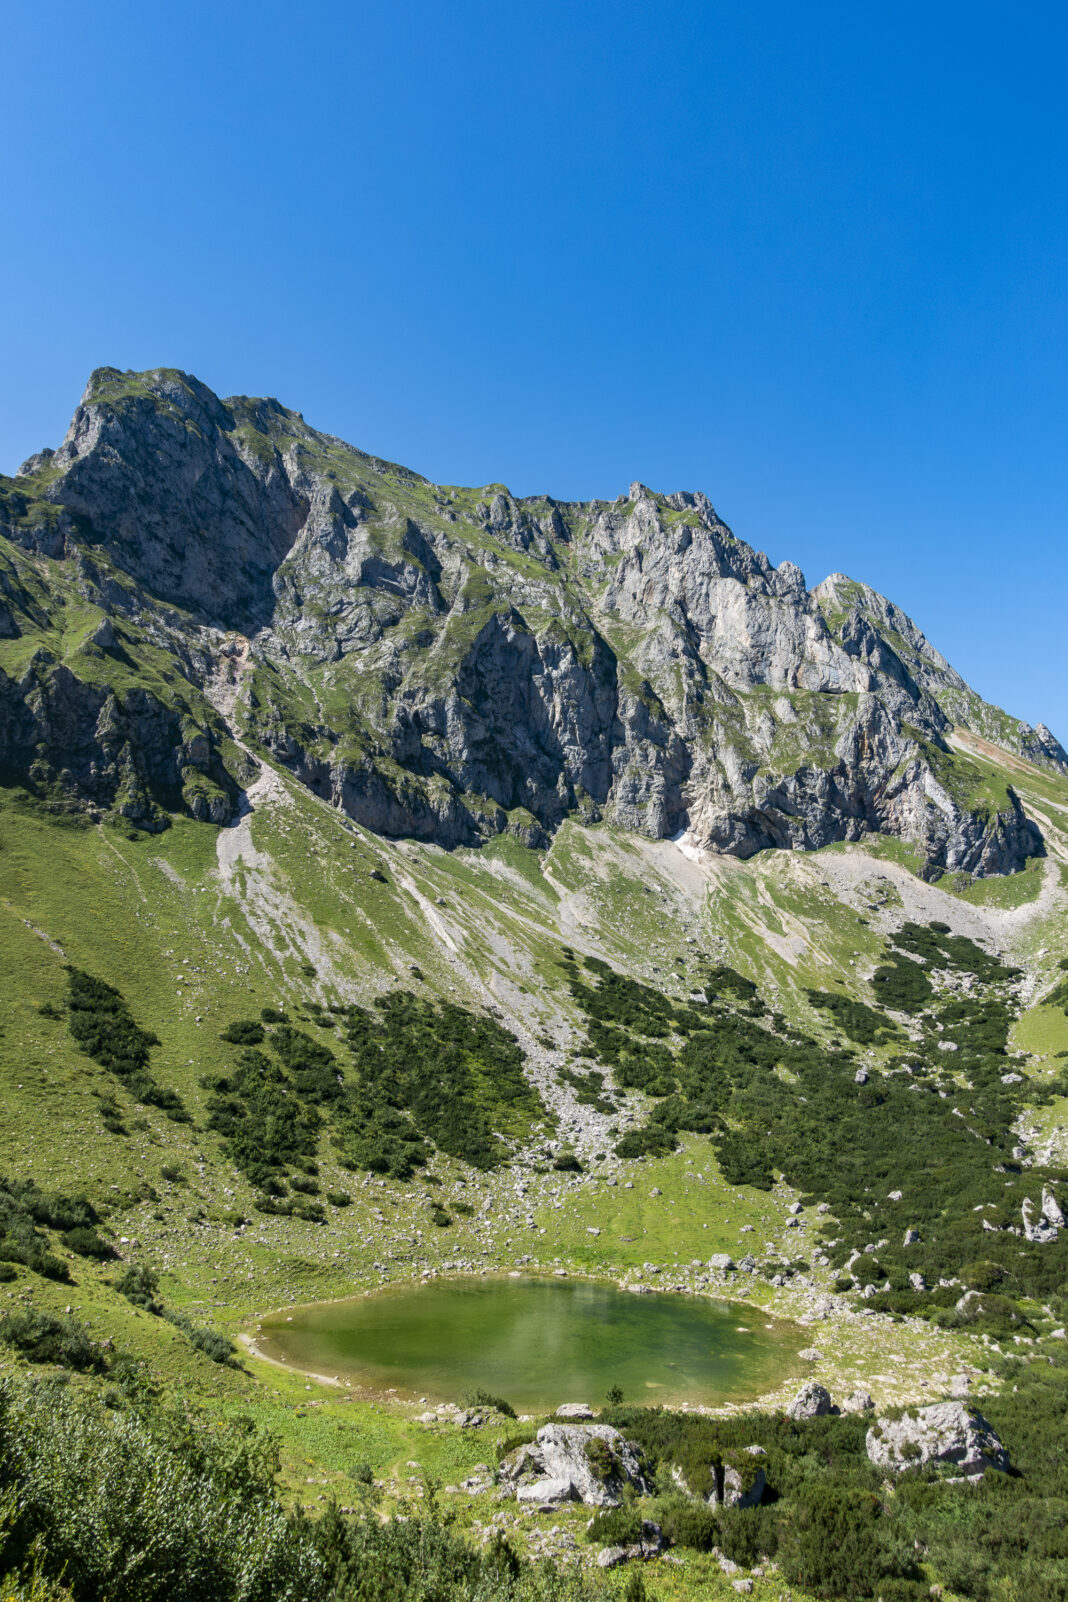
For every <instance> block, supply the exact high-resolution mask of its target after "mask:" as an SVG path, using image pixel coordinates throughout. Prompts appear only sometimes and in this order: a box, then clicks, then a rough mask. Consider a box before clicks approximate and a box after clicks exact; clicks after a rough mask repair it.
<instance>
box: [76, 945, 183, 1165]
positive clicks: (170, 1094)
mask: <svg viewBox="0 0 1068 1602" xmlns="http://www.w3.org/2000/svg"><path fill="white" fill-rule="evenodd" d="M67 979H68V998H67V1006H68V1010H69V1024H70V1032H71V1034H72V1035H73V1036H74V1039H75V1040H76V1041H77V1043H78V1045H79V1046H80V1047H81V1049H82V1051H84V1052H85V1054H86V1056H88V1057H92V1059H93V1061H94V1062H98V1063H100V1064H101V1066H102V1067H104V1068H109V1069H110V1070H111V1072H112V1073H113V1074H114V1075H115V1076H116V1078H117V1079H118V1080H119V1081H120V1083H121V1084H122V1087H123V1089H124V1090H125V1091H126V1092H127V1093H128V1094H129V1095H130V1096H132V1097H133V1099H134V1101H139V1102H143V1103H144V1104H145V1105H146V1106H148V1107H158V1108H159V1109H160V1110H161V1112H164V1113H166V1115H167V1117H168V1118H173V1119H174V1121H175V1123H188V1122H189V1114H188V1113H187V1112H186V1110H185V1108H184V1107H183V1106H182V1102H181V1098H180V1097H179V1096H178V1095H177V1094H176V1093H175V1092H174V1091H173V1090H167V1089H165V1088H164V1087H163V1086H162V1085H160V1084H158V1083H157V1081H156V1080H155V1079H154V1078H153V1077H152V1075H151V1073H150V1072H149V1067H148V1064H149V1054H150V1053H151V1051H152V1047H153V1046H158V1045H159V1038H158V1036H156V1035H154V1034H152V1033H150V1031H149V1030H147V1029H142V1028H140V1026H139V1025H138V1024H137V1023H135V1021H134V1018H133V1014H132V1013H131V1012H130V1009H129V1007H128V1006H127V1004H126V1002H125V1000H124V999H123V997H122V996H121V994H120V993H119V991H118V990H116V989H115V988H114V986H113V985H109V984H105V983H104V981H103V979H96V978H94V977H93V975H92V974H88V973H82V972H81V970H80V969H78V968H71V967H68V969H67ZM112 1121H113V1122H114V1123H116V1124H118V1123H119V1122H120V1121H119V1120H118V1118H117V1117H116V1116H115V1115H114V1114H113V1115H112ZM107 1122H108V1120H107V1118H105V1123H107ZM112 1132H113V1133H115V1134H119V1133H122V1134H125V1132H126V1131H125V1129H122V1128H121V1126H120V1127H119V1128H116V1129H114V1130H113V1131H112Z"/></svg>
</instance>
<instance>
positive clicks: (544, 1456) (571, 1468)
mask: <svg viewBox="0 0 1068 1602" xmlns="http://www.w3.org/2000/svg"><path fill="white" fill-rule="evenodd" d="M500 1472H501V1479H502V1480H503V1481H504V1482H505V1484H511V1485H514V1486H515V1487H516V1495H517V1498H518V1499H519V1500H520V1501H533V1502H550V1501H564V1500H569V1501H570V1500H574V1501H579V1502H584V1503H586V1505H587V1506H588V1507H617V1506H618V1505H619V1503H620V1501H621V1500H622V1495H623V1488H624V1486H626V1485H633V1486H634V1488H635V1489H636V1490H637V1491H638V1492H639V1493H640V1494H642V1495H646V1494H647V1493H648V1490H649V1487H648V1485H647V1483H646V1480H645V1477H644V1475H643V1473H642V1466H641V1459H640V1457H639V1454H638V1449H637V1447H635V1446H634V1445H632V1444H631V1442H630V1441H626V1440H624V1439H623V1436H622V1435H621V1434H620V1433H619V1431H618V1430H616V1429H613V1428H612V1426H611V1425H610V1424H546V1425H544V1426H543V1427H542V1428H541V1429H540V1430H539V1431H538V1436H537V1440H536V1441H533V1442H531V1443H530V1444H529V1445H527V1446H521V1447H519V1448H518V1450H517V1451H515V1452H512V1453H510V1454H509V1455H508V1457H506V1458H505V1459H504V1462H503V1463H502V1464H501V1471H500ZM564 1487H566V1488H567V1489H566V1490H565V1489H564ZM542 1490H544V1493H545V1494H541V1492H542Z"/></svg>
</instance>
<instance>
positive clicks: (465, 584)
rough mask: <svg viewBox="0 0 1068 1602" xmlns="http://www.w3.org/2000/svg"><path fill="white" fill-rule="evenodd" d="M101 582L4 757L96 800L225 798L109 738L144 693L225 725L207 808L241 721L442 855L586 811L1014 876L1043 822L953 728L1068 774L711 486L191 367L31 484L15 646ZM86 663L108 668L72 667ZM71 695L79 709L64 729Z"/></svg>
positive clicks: (391, 827) (93, 414) (168, 755)
mask: <svg viewBox="0 0 1068 1602" xmlns="http://www.w3.org/2000/svg"><path fill="white" fill-rule="evenodd" d="M27 552H32V553H33V554H34V556H35V557H38V558H43V559H44V560H45V563H46V564H47V571H46V577H45V580H42V578H41V570H40V564H38V566H36V567H34V566H32V565H28V564H27V562H26V560H25V555H26V553H27ZM42 583H44V590H42ZM87 602H88V603H90V604H92V605H94V606H96V607H98V608H99V609H100V611H101V613H102V614H103V616H102V619H101V625H100V626H99V627H98V628H97V630H96V632H95V633H94V634H93V635H92V637H91V638H89V637H84V638H83V637H81V636H79V637H78V642H77V643H76V645H75V646H74V647H72V648H71V650H70V651H69V652H68V657H67V658H66V659H64V661H63V662H58V661H52V662H51V663H47V662H45V661H44V659H42V660H41V661H40V663H39V671H38V672H37V674H36V676H35V678H34V683H33V684H24V683H23V681H22V680H18V681H12V680H8V681H5V682H4V684H3V685H2V686H0V690H2V692H3V694H2V702H3V705H2V707H0V763H3V764H4V765H5V766H6V767H7V768H8V769H9V770H12V771H14V772H15V773H16V774H18V775H23V776H26V777H28V778H30V779H31V782H33V783H36V784H38V785H39V786H41V787H42V788H43V789H44V790H46V791H47V790H48V788H49V786H55V785H56V784H59V785H60V788H61V789H64V790H65V791H66V792H67V793H69V795H70V796H71V797H72V798H73V800H74V801H75V802H76V803H78V804H83V805H96V804H99V805H102V806H106V807H115V806H120V805H121V801H120V799H119V798H120V797H121V796H123V795H124V794H125V791H124V789H123V784H124V775H125V774H126V772H127V770H130V771H132V772H133V773H134V774H135V775H136V776H137V781H138V783H140V784H141V786H142V788H146V787H147V789H146V793H149V794H151V795H153V796H154V798H155V799H154V801H153V804H154V805H156V806H157V807H160V808H163V809H165V808H166V805H168V804H171V805H178V804H185V805H187V806H188V807H189V808H190V809H191V810H195V808H194V805H193V801H192V800H191V799H190V798H188V797H187V798H186V799H185V800H184V802H182V797H181V791H182V783H181V782H180V778H181V773H182V771H183V768H184V767H186V766H189V765H190V764H189V763H188V762H183V757H182V751H181V744H182V742H178V743H175V742H173V741H171V742H170V743H169V744H167V745H166V749H162V748H160V738H161V737H160V736H158V735H156V736H153V735H152V733H151V731H148V732H147V733H146V741H147V743H146V744H145V745H144V746H142V745H141V744H139V740H140V731H136V732H135V735H134V737H133V738H132V739H129V740H126V741H124V742H122V745H123V746H125V748H126V751H127V756H126V757H125V758H123V759H122V761H120V762H119V763H118V765H116V759H115V755H114V753H112V752H110V751H109V750H108V749H106V748H105V747H103V746H102V747H101V754H99V755H98V754H97V753H96V750H95V748H94V747H93V738H94V736H93V730H94V728H95V725H96V720H97V718H98V715H99V708H98V707H94V706H93V705H92V704H89V703H91V702H92V701H93V697H94V695H95V694H96V693H97V691H98V690H103V692H104V693H105V696H108V695H109V696H110V697H111V699H112V701H113V702H114V704H115V705H116V706H117V707H119V708H122V709H123V711H124V712H126V711H127V709H128V707H129V695H130V693H131V690H132V689H133V688H138V689H140V691H141V693H144V694H148V693H151V694H153V695H155V696H157V697H158V698H159V700H160V701H161V702H162V704H163V706H164V707H165V708H166V709H167V710H168V712H170V713H172V714H174V715H176V716H177V717H178V719H179V722H181V720H182V719H183V718H184V719H185V720H186V721H187V722H190V723H192V724H194V725H195V726H196V729H197V731H198V732H199V734H200V735H201V736H202V737H203V740H204V741H205V742H206V745H207V750H208V757H207V759H206V760H207V761H208V768H207V769H205V768H204V767H203V766H201V767H197V764H196V763H195V762H194V763H193V764H192V766H193V768H194V769H195V770H196V772H197V773H200V774H201V775H202V778H203V776H204V774H205V773H208V774H209V776H210V778H211V783H212V784H213V785H214V786H215V791H214V792H213V795H212V800H211V801H210V802H209V801H206V800H205V799H204V797H205V796H206V795H207V786H206V784H205V783H204V782H199V783H196V784H193V787H192V791H191V795H193V796H199V797H200V798H201V800H200V803H199V805H200V812H198V813H197V815H202V814H204V812H205V808H207V813H208V814H209V815H213V811H212V809H213V808H214V810H215V811H218V810H219V809H220V808H222V807H224V806H231V805H232V802H233V790H234V788H235V786H234V782H233V781H234V779H235V778H236V765H235V756H234V753H233V751H232V750H231V751H230V753H229V754H228V755H227V754H226V753H225V751H224V747H225V737H226V733H227V725H228V723H230V724H232V723H233V720H234V719H235V718H236V719H237V721H238V722H239V723H240V732H241V734H242V736H243V738H244V739H245V740H246V741H247V742H248V744H249V745H250V746H251V747H252V748H256V747H257V746H259V747H260V748H262V749H263V750H265V751H268V752H270V753H271V754H272V755H273V756H274V757H275V758H277V759H280V760H281V761H283V762H284V763H286V764H288V765H289V766H290V767H291V768H292V770H293V771H294V772H295V773H297V774H298V775H299V776H300V777H301V778H302V779H303V780H304V782H305V783H307V784H308V785H309V786H310V787H311V788H313V789H314V790H315V791H316V793H317V794H319V795H321V796H323V797H324V798H328V799H330V800H331V801H333V802H334V803H335V804H337V805H338V806H340V807H343V808H344V809H345V810H346V811H347V812H348V813H349V814H350V815H351V816H352V817H354V818H356V819H357V820H358V821H359V822H361V823H363V824H365V825H367V826H368V827H370V828H372V829H375V830H377V831H379V832H382V833H385V834H390V835H411V836H415V837H417V838H422V839H434V840H437V841H438V842H440V843H442V844H445V845H454V844H459V843H474V842H477V841H478V840H479V839H483V838H485V837H487V836H488V835H491V834H494V833H498V832H501V831H503V830H510V831H511V832H512V833H514V834H516V835H517V836H518V837H519V838H521V839H523V840H524V841H526V842H528V843H530V844H541V843H544V842H545V840H546V839H547V838H548V835H549V834H550V833H551V832H552V830H553V829H555V828H556V827H557V826H558V825H559V823H560V822H561V821H562V820H563V819H564V818H566V817H568V816H575V817H578V818H580V819H586V820H590V821H596V820H598V819H606V820H608V821H610V822H613V823H615V824H617V825H619V826H621V827H624V828H627V829H633V830H637V831H640V832H642V833H645V834H647V835H651V836H664V835H675V834H678V833H680V832H681V831H686V834H687V838H688V840H689V842H690V843H691V844H692V845H693V846H695V847H699V848H706V849H710V850H715V851H723V852H728V853H732V854H734V855H737V856H748V855H751V854H752V853H753V852H755V851H759V850H760V849H762V848H763V847H766V846H785V847H793V848H815V847H819V846H823V845H826V844H829V843H830V842H831V841H834V840H842V839H855V838H857V837H859V836H860V835H861V834H863V833H864V832H865V831H867V830H873V829H875V830H883V831H885V832H888V833H891V834H895V835H899V836H901V837H903V838H907V839H909V840H911V841H914V842H915V843H916V845H917V846H918V847H919V849H920V852H921V855H922V858H923V861H924V863H925V864H926V870H927V871H928V872H929V873H932V874H933V873H937V872H938V871H939V870H941V869H943V868H956V869H961V870H966V871H968V872H971V873H976V874H985V873H1000V872H1007V871H1011V870H1012V869H1014V868H1017V867H1018V866H1020V864H1021V863H1022V862H1023V860H1024V859H1025V858H1026V857H1027V856H1028V855H1029V854H1032V853H1033V852H1034V851H1035V850H1037V849H1039V848H1040V844H1041V841H1040V836H1039V834H1038V831H1037V828H1036V826H1035V825H1034V824H1033V823H1031V822H1030V821H1029V820H1028V819H1027V818H1025V816H1024V814H1023V812H1022V810H1021V807H1020V805H1019V802H1018V800H1017V798H1016V796H1015V793H1014V792H1013V791H1012V789H1011V788H1009V787H1007V786H1006V787H1005V789H1004V791H1003V793H1002V794H1000V795H997V796H995V797H994V799H993V800H991V795H990V790H989V787H988V786H986V785H984V783H983V781H982V778H981V775H980V774H979V772H978V770H977V769H975V768H974V767H972V766H971V765H970V764H969V762H968V761H967V758H966V757H965V756H964V755H962V754H961V753H960V752H959V751H958V750H957V749H955V747H954V746H953V745H951V744H950V735H951V732H952V729H953V726H954V724H956V725H958V726H961V727H965V728H968V729H971V730H973V731H974V732H975V733H976V734H977V735H978V736H980V737H981V738H983V739H993V740H995V741H997V742H999V743H1000V744H1001V745H1003V746H1006V747H1007V748H1008V749H1009V750H1011V751H1013V752H1014V753H1016V754H1018V755H1022V756H1025V757H1026V758H1027V759H1028V760H1030V761H1033V762H1037V763H1039V764H1043V765H1046V766H1049V767H1054V768H1057V769H1058V770H1062V771H1068V756H1066V755H1065V752H1064V751H1063V750H1062V749H1061V747H1060V746H1059V745H1058V743H1057V742H1056V740H1054V739H1053V737H1052V735H1050V734H1049V731H1048V730H1046V729H1045V728H1044V727H1042V726H1039V727H1038V728H1035V729H1032V728H1031V727H1030V726H1029V725H1025V724H1021V723H1019V722H1018V721H1017V720H1014V719H1012V718H1009V717H1007V716H1006V715H1005V714H1004V713H1002V712H1000V711H998V709H997V708H993V707H989V706H988V705H987V704H986V703H985V702H982V701H981V700H980V698H979V697H978V696H976V695H975V694H974V692H972V691H971V690H969V688H968V686H967V685H966V684H965V683H964V681H963V680H962V679H961V678H960V677H959V675H957V674H956V673H954V671H953V669H952V668H950V667H949V665H948V664H947V663H946V662H945V661H944V659H943V658H942V657H941V656H939V655H938V653H937V652H936V651H935V650H934V649H933V648H932V647H931V646H930V645H929V644H928V642H927V641H926V639H925V638H924V636H923V635H922V634H921V633H920V631H919V630H918V629H917V628H916V626H915V625H914V624H913V623H912V622H911V621H910V620H909V619H908V618H906V617H905V616H904V615H903V614H902V613H900V612H899V611H898V610H897V608H896V607H894V606H893V604H892V603H891V602H889V601H886V600H885V599H884V598H883V597H881V596H879V595H877V594H876V593H875V592H874V591H872V590H870V589H868V588H867V587H866V586H864V585H860V584H857V583H855V582H853V581H852V580H849V579H846V578H844V577H843V576H842V575H834V576H832V578H830V579H828V580H826V581H825V582H824V583H823V584H821V585H819V586H818V587H817V588H816V589H814V590H808V589H806V587H805V582H804V578H803V576H802V574H801V573H800V571H799V570H798V569H797V568H796V567H794V566H793V565H792V564H791V563H789V562H784V563H783V564H782V565H781V566H780V567H778V568H776V567H773V566H772V565H771V563H770V562H769V561H768V559H767V557H766V556H764V555H763V554H762V553H760V552H757V551H754V550H753V549H752V548H751V547H750V546H748V545H746V544H744V543H743V542H742V541H741V540H739V539H737V538H736V537H735V536H734V535H733V534H732V533H731V531H730V529H728V528H727V526H726V525H725V524H724V523H723V522H722V521H721V519H720V518H719V517H717V515H716V513H715V511H714V509H713V507H712V505H711V504H710V502H709V501H708V500H707V499H706V497H705V496H703V495H701V494H689V493H682V492H680V493H676V494H672V495H666V496H665V495H657V494H653V493H652V492H651V491H650V490H648V489H646V488H645V486H644V485H641V484H632V485H631V486H630V490H629V492H628V494H627V495H626V496H621V497H620V498H619V499H618V500H617V501H611V502H605V501H592V502H586V503H568V502H558V501H555V500H553V499H552V498H551V497H549V496H531V497H527V498H525V499H522V500H516V499H515V498H514V497H513V496H511V495H510V494H509V493H508V491H507V490H505V489H504V488H503V487H502V486H498V485H493V486H489V487H487V488H484V489H481V490H458V489H455V488H452V487H449V488H443V487H441V486H439V485H435V484H432V483H430V482H429V481H427V480H426V479H423V478H420V477H419V476H418V475H417V474H414V473H411V472H408V471H407V470H406V469H404V468H399V467H396V466H394V465H393V464H391V463H388V462H383V461H380V460H379V459H377V458H375V457H369V456H366V455H364V454H362V453H361V452H359V451H357V450H354V449H353V448H351V447H350V446H347V445H345V444H343V443H342V442H341V441H340V440H337V439H335V438H333V437H332V436H330V435H325V434H321V433H318V432H316V431H315V430H314V429H311V428H309V427H308V425H307V424H306V423H305V422H304V420H303V418H302V417H301V416H300V414H299V413H295V412H290V411H287V410H286V409H285V408H284V407H282V406H280V405H279V404H278V402H276V401H272V400H250V399H248V398H247V397H232V398H230V399H229V400H226V401H222V400H220V399H219V398H218V397H217V396H215V395H213V394H212V393H211V391H210V390H208V389H207V388H206V387H205V386H204V385H203V384H201V383H199V382H198V381H197V380H196V379H195V378H191V377H189V376H188V375H186V374H182V373H179V372H174V371H170V370H159V371H155V372H149V373H142V374H136V373H120V372H117V371H116V370H115V369H110V368H105V369H101V370H100V371H98V372H97V373H94V374H93V376H92V378H91V380H90V383H89V387H88V389H87V390H86V393H85V396H84V397H83V400H82V403H81V405H80V406H79V407H78V409H77V411H76V413H75V415H74V418H73V420H72V423H71V426H70V428H69V430H68V432H67V435H66V437H65V439H64V440H63V442H62V444H61V445H60V447H59V449H58V450H56V451H54V452H53V451H42V452H39V453H37V454H36V455H35V456H34V457H31V458H30V459H29V460H28V461H27V462H26V463H24V464H23V469H22V471H21V473H20V476H19V477H18V478H16V479H15V480H7V481H4V483H3V485H0V636H3V637H5V638H14V639H17V638H20V637H21V636H23V635H26V636H27V637H32V636H34V635H35V634H39V635H41V637H42V643H43V642H44V641H45V640H46V639H54V638H55V637H56V636H57V620H58V619H60V615H61V614H62V613H63V611H64V610H65V608H67V607H68V606H73V605H75V604H77V605H78V606H80V607H84V605H85V604H86V603H87ZM63 637H64V638H65V639H69V638H70V633H69V631H67V633H66V634H65V635H63ZM163 658H169V660H170V663H171V670H170V671H169V672H167V673H166V674H164V673H162V671H161V661H162V659H163ZM235 662H236V663H237V664H238V669H235V667H234V664H235ZM61 666H62V667H65V668H66V669H67V671H68V673H69V674H70V675H71V676H72V677H73V678H74V679H75V680H77V684H78V689H77V690H75V689H74V688H73V687H72V686H71V685H69V684H68V685H67V686H66V687H65V689H63V690H52V689H51V688H49V687H47V685H46V683H45V681H51V679H52V678H53V676H54V673H55V671H56V670H58V668H59V667H61ZM58 694H63V695H64V696H65V699H66V702H67V704H68V705H69V706H70V708H71V714H70V717H69V719H68V726H67V727H65V728H64V729H63V730H61V731H59V730H56V729H55V728H45V727H44V726H43V725H42V723H41V711H42V708H41V704H40V703H41V700H42V697H43V699H44V700H45V701H49V700H54V699H55V697H56V695H58ZM35 697H36V699H35ZM83 703H85V704H84V705H83ZM68 738H69V740H70V742H71V744H72V745H73V746H75V747H77V748H80V749H81V750H83V751H84V753H85V755H84V758H83V759H82V760H81V763H80V766H79V765H77V764H76V765H75V766H73V767H71V766H70V764H67V763H66V762H65V760H64V758H65V744H64V742H65V741H66V740H67V739H68ZM162 738H163V739H164V740H168V739H169V733H168V734H167V735H165V736H163V737H162ZM184 738H185V737H184V735H183V740H184ZM153 742H154V743H153ZM35 763H36V764H40V763H43V764H44V766H43V767H42V768H41V770H40V774H41V776H40V777H36V778H35V777H33V770H34V766H35ZM94 764H95V765H94ZM213 764H214V765H213ZM220 764H221V766H222V768H225V770H226V771H227V772H229V773H230V775H231V782H230V784H229V786H228V785H227V784H226V783H225V782H223V778H222V772H221V769H220ZM67 768H69V769H70V782H68V780H67V779H66V778H65V777H63V778H60V777H58V776H61V775H63V774H64V772H65V770H66V769H67ZM131 782H132V781H131ZM190 782H192V781H190ZM168 796H170V797H171V801H170V802H169V803H168V800H167V797H168ZM175 796H177V797H178V799H177V800H175V799H174V797H175Z"/></svg>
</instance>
